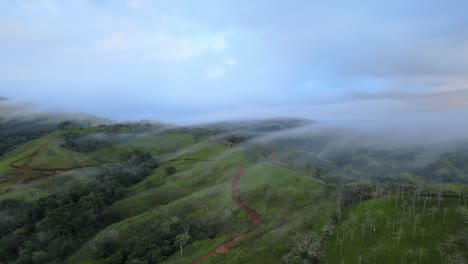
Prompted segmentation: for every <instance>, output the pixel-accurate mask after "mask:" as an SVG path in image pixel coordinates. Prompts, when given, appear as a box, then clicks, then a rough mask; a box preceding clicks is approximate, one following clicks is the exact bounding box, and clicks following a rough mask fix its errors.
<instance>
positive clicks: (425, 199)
mask: <svg viewBox="0 0 468 264" xmlns="http://www.w3.org/2000/svg"><path fill="white" fill-rule="evenodd" d="M427 199H429V198H427V197H424V203H423V214H424V213H426V202H427Z"/></svg>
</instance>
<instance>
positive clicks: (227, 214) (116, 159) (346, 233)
mask: <svg viewBox="0 0 468 264" xmlns="http://www.w3.org/2000/svg"><path fill="white" fill-rule="evenodd" d="M0 124H1V125H0V126H3V127H1V128H2V129H8V128H9V127H11V126H12V124H11V123H8V122H7V123H5V122H3V123H2V122H0ZM34 124H35V123H34V122H33V123H30V125H31V126H34ZM313 124H314V123H311V122H306V121H303V120H297V119H293V120H286V119H280V120H276V119H275V120H267V121H262V122H254V121H249V122H245V123H243V122H240V123H234V124H229V123H218V124H214V125H206V126H200V127H174V126H166V125H161V124H151V123H124V124H100V125H99V124H97V125H89V123H87V122H86V120H82V121H74V122H62V123H56V124H55V126H52V127H49V130H48V131H47V132H44V133H43V134H37V133H36V132H35V131H34V130H28V129H29V128H28V126H26V127H24V130H25V131H23V132H22V134H21V135H22V136H19V137H20V138H21V140H18V141H15V142H18V143H17V144H13V145H11V146H8V148H7V151H6V152H5V153H4V155H3V156H1V158H0V216H1V217H0V263H161V262H164V263H201V262H203V263H283V262H285V263H316V262H319V263H440V262H441V261H442V263H457V262H453V261H456V260H459V259H465V260H466V258H467V257H468V256H467V255H466V253H467V250H466V248H467V247H466V246H467V231H466V230H467V227H468V226H467V219H466V217H467V216H468V212H467V211H466V210H467V207H466V199H467V198H468V193H467V186H466V185H464V182H465V179H466V176H465V174H464V173H465V172H464V171H465V167H467V165H466V164H468V160H467V159H465V157H466V156H465V155H464V153H465V152H463V151H461V150H457V151H458V152H457V151H452V152H447V154H446V155H445V156H440V157H439V158H437V159H434V160H432V161H431V162H430V163H425V164H423V165H421V164H420V163H417V162H416V160H417V155H419V154H418V153H421V150H420V149H416V148H415V149H407V148H402V149H391V150H390V149H380V148H376V147H373V146H360V147H354V146H352V145H348V146H346V147H344V148H337V147H336V146H335V147H333V148H332V146H331V145H330V144H331V143H333V142H335V140H336V139H337V138H339V137H340V135H325V136H324V135H319V134H314V135H306V136H304V135H303V134H302V135H301V134H295V133H293V134H288V133H286V131H291V130H295V129H298V130H300V129H301V128H302V127H303V126H313ZM282 131H283V132H284V133H283V132H282ZM6 139H8V137H7V138H6ZM460 151H461V152H460ZM454 173H455V174H456V177H450V178H444V177H446V175H454ZM433 175H438V176H440V177H433ZM428 197H430V198H428ZM428 199H429V200H428ZM439 201H440V202H439ZM434 208H435V209H434ZM423 233H424V234H423ZM307 261H308V262H307ZM450 261H452V262H450ZM459 263H462V262H459Z"/></svg>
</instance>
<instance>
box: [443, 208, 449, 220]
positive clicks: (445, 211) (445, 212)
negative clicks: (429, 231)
mask: <svg viewBox="0 0 468 264" xmlns="http://www.w3.org/2000/svg"><path fill="white" fill-rule="evenodd" d="M447 210H448V209H447V208H444V214H443V216H442V223H445V215H447Z"/></svg>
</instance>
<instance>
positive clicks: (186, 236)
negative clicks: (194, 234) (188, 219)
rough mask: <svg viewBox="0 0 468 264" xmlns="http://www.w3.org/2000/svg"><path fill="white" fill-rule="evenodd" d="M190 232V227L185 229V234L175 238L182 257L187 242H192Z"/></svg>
mask: <svg viewBox="0 0 468 264" xmlns="http://www.w3.org/2000/svg"><path fill="white" fill-rule="evenodd" d="M189 231H190V225H189V226H187V227H184V233H182V234H178V235H177V236H176V237H175V244H178V245H179V248H180V255H183V250H184V247H185V246H186V245H187V242H188V241H189V240H190V238H191V237H190V235H189V234H188V233H189Z"/></svg>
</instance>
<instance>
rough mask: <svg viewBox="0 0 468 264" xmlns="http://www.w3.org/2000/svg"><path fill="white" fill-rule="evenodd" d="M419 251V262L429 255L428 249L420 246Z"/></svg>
mask: <svg viewBox="0 0 468 264" xmlns="http://www.w3.org/2000/svg"><path fill="white" fill-rule="evenodd" d="M417 251H418V256H419V262H421V260H422V258H423V257H424V256H426V255H427V249H425V248H423V247H420V248H418V250H417Z"/></svg>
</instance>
